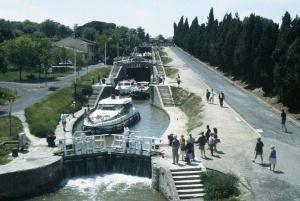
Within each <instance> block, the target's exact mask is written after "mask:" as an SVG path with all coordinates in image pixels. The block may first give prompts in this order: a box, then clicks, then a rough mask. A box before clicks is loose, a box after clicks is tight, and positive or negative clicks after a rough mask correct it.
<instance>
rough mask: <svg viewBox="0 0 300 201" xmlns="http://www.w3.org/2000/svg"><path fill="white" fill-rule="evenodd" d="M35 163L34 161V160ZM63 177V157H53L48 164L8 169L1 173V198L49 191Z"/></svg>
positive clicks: (19, 196)
mask: <svg viewBox="0 0 300 201" xmlns="http://www.w3.org/2000/svg"><path fill="white" fill-rule="evenodd" d="M33 163H34V162H33ZM62 179H63V163H62V158H61V157H53V158H52V159H51V160H49V163H48V164H43V165H41V166H39V167H34V168H30V169H26V168H25V167H24V169H20V170H17V171H7V172H6V173H1V174H0V200H3V201H6V200H9V199H16V198H22V199H23V198H24V197H28V196H31V195H37V194H40V193H44V192H49V191H51V190H53V189H54V188H56V187H57V186H58V185H59V184H60V183H61V181H62Z"/></svg>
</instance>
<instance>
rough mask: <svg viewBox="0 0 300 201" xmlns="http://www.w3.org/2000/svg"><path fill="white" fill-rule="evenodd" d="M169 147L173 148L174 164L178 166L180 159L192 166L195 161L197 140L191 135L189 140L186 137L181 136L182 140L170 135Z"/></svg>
mask: <svg viewBox="0 0 300 201" xmlns="http://www.w3.org/2000/svg"><path fill="white" fill-rule="evenodd" d="M168 139H169V146H172V156H173V164H174V165H176V164H177V165H178V162H179V157H181V160H182V161H186V162H187V164H188V165H189V164H191V161H193V160H195V148H194V144H195V138H193V136H192V135H191V134H189V137H188V139H187V140H186V139H185V137H184V135H181V136H180V139H179V140H178V139H177V136H176V135H174V134H170V135H169V136H168Z"/></svg>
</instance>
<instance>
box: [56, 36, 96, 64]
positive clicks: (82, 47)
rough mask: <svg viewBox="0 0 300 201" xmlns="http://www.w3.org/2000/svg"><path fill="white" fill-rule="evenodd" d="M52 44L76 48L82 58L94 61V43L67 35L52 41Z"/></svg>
mask: <svg viewBox="0 0 300 201" xmlns="http://www.w3.org/2000/svg"><path fill="white" fill-rule="evenodd" d="M54 46H57V47H64V48H68V49H74V50H76V53H77V56H79V57H80V58H81V59H82V60H86V59H90V60H91V61H92V62H95V61H96V43H95V42H93V41H89V40H86V39H83V38H74V37H67V38H64V39H61V40H59V41H57V42H55V43H54Z"/></svg>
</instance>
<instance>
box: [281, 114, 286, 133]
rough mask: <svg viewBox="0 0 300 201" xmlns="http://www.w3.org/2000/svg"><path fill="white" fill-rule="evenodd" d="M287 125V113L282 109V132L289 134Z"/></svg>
mask: <svg viewBox="0 0 300 201" xmlns="http://www.w3.org/2000/svg"><path fill="white" fill-rule="evenodd" d="M285 123H286V113H285V111H284V109H281V129H282V132H286V133H287V129H286V126H285Z"/></svg>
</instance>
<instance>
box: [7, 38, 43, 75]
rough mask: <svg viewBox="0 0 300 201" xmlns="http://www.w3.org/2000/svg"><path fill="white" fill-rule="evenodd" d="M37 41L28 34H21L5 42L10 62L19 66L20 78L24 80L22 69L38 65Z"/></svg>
mask: <svg viewBox="0 0 300 201" xmlns="http://www.w3.org/2000/svg"><path fill="white" fill-rule="evenodd" d="M36 47H37V43H36V42H35V41H33V40H32V39H31V38H30V37H28V36H21V37H18V38H16V39H12V40H8V41H5V42H4V43H3V48H4V50H5V51H6V52H7V59H8V61H9V63H10V64H12V65H14V66H16V67H18V68H19V79H20V80H22V71H23V70H24V69H25V68H27V69H30V68H31V67H33V66H35V65H36V61H37V48H36Z"/></svg>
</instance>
